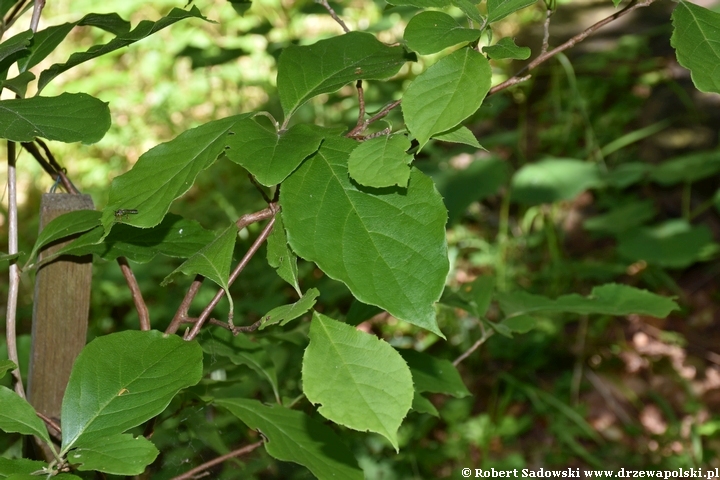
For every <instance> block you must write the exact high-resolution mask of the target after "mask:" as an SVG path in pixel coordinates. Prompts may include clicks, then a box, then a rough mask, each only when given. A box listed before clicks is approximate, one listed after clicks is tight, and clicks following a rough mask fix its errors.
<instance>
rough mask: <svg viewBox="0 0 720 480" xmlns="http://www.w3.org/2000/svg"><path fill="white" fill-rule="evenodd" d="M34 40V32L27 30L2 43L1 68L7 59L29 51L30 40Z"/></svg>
mask: <svg viewBox="0 0 720 480" xmlns="http://www.w3.org/2000/svg"><path fill="white" fill-rule="evenodd" d="M32 38H33V32H32V30H25V31H24V32H20V33H18V34H17V35H14V36H12V37H10V38H8V39H7V40H5V41H4V42H2V43H0V66H3V65H2V62H3V61H4V60H5V59H6V58H8V57H10V56H11V55H14V54H16V53H18V52H22V51H23V50H25V49H27V48H28V46H30V40H31V39H32ZM6 67H10V65H7V66H6ZM0 73H3V72H0ZM2 77H3V78H4V75H2Z"/></svg>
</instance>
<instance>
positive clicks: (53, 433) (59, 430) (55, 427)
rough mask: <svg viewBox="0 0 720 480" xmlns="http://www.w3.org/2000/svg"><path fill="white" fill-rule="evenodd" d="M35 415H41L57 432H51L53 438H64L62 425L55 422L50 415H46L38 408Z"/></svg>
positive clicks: (46, 423)
mask: <svg viewBox="0 0 720 480" xmlns="http://www.w3.org/2000/svg"><path fill="white" fill-rule="evenodd" d="M35 415H37V416H38V417H40V419H41V420H42V421H43V422H45V425H47V426H48V427H50V428H51V429H52V430H54V431H55V432H49V433H50V435H52V436H53V438H56V439H58V440H61V439H62V429H61V428H60V425H58V424H57V423H55V421H54V420H53V419H52V418H50V417H48V416H47V415H45V414H43V413H40V412H38V411H37V410H36V411H35Z"/></svg>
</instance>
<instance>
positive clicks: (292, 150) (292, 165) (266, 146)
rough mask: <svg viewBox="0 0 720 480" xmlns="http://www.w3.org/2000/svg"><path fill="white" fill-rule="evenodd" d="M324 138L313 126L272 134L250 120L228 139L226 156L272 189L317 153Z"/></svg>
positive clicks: (273, 132)
mask: <svg viewBox="0 0 720 480" xmlns="http://www.w3.org/2000/svg"><path fill="white" fill-rule="evenodd" d="M322 140H323V136H322V135H321V134H320V133H319V131H318V129H317V128H314V126H311V125H305V124H299V125H295V126H293V127H291V128H290V130H287V131H285V132H282V133H277V132H275V131H274V129H273V130H272V131H271V130H268V129H267V128H265V127H263V126H262V125H260V124H259V123H258V122H256V121H255V119H252V118H247V119H245V120H243V121H241V122H238V124H237V125H236V127H235V130H234V135H231V136H230V137H229V138H228V146H229V149H228V150H226V151H225V155H226V156H227V157H228V158H229V159H230V160H232V161H233V162H235V163H238V164H240V165H242V166H243V167H244V168H245V169H246V170H247V171H248V172H250V173H252V174H253V175H254V176H255V178H257V181H258V182H260V183H261V184H263V185H265V186H267V187H270V186H272V185H277V184H279V183H281V182H282V181H283V180H285V178H286V177H287V176H288V175H290V174H291V173H292V172H293V170H295V169H296V168H297V167H298V165H300V163H301V162H302V161H303V160H305V159H306V158H307V157H308V155H311V154H313V153H315V152H316V151H317V149H318V147H319V146H320V142H322Z"/></svg>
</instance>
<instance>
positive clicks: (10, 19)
mask: <svg viewBox="0 0 720 480" xmlns="http://www.w3.org/2000/svg"><path fill="white" fill-rule="evenodd" d="M26 3H27V0H23V1H21V2H18V3H16V4H15V7H14V8H13V10H12V12H10V14H9V15H8V16H7V20H5V21H3V30H2V31H0V38H2V35H3V34H4V33H5V32H7V31H8V29H9V28H10V27H12V26H13V24H14V23H15V21H16V20H17V19H18V18H20V15H19V13H20V10H22V9H23V8H25V6H26V5H25V4H26ZM22 13H25V12H22Z"/></svg>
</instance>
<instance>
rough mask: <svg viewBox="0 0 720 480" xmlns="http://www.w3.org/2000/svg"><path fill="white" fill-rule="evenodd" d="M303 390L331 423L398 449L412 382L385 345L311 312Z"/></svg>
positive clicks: (394, 355) (353, 329)
mask: <svg viewBox="0 0 720 480" xmlns="http://www.w3.org/2000/svg"><path fill="white" fill-rule="evenodd" d="M302 381H303V392H304V393H305V395H306V396H307V398H308V400H310V402H312V403H313V404H320V408H319V409H318V412H319V413H320V414H321V415H322V416H324V417H325V418H327V419H328V420H332V421H333V422H335V423H339V424H340V425H345V426H346V427H349V428H352V429H354V430H359V431H368V430H369V431H371V432H376V433H379V434H380V435H382V436H384V437H385V438H387V439H388V440H389V441H390V443H392V445H393V446H394V447H395V450H397V449H398V441H397V430H398V428H399V427H400V424H401V423H402V421H403V418H405V415H406V414H407V412H408V410H409V409H410V407H411V406H412V400H413V379H412V375H411V374H410V369H409V368H408V366H407V365H406V364H405V361H404V360H403V359H402V357H401V356H400V355H399V354H398V352H397V351H396V350H395V349H393V348H392V347H391V346H390V345H389V344H388V343H386V342H384V341H383V340H380V339H379V338H377V337H376V336H374V335H370V334H367V333H364V332H361V331H359V330H356V329H355V328H353V327H351V326H350V325H346V324H344V323H341V322H338V321H336V320H333V319H332V318H330V317H326V316H325V315H322V314H319V313H317V312H315V313H314V314H313V319H312V322H311V324H310V345H308V347H307V349H306V350H305V355H304V356H303V367H302Z"/></svg>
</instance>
